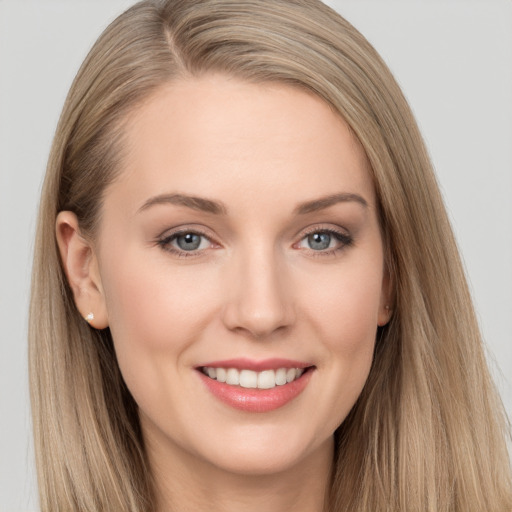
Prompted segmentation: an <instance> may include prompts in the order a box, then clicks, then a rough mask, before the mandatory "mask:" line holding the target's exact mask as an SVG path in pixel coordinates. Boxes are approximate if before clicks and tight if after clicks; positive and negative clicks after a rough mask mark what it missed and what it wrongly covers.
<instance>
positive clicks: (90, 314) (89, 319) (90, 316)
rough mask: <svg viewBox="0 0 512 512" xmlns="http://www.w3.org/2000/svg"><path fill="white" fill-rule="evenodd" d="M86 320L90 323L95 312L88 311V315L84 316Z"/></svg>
mask: <svg viewBox="0 0 512 512" xmlns="http://www.w3.org/2000/svg"><path fill="white" fill-rule="evenodd" d="M84 320H85V321H86V322H87V323H88V324H90V323H91V322H92V321H93V320H94V313H88V315H87V316H86V317H85V318H84Z"/></svg>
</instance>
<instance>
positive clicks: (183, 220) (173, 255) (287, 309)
mask: <svg viewBox="0 0 512 512" xmlns="http://www.w3.org/2000/svg"><path fill="white" fill-rule="evenodd" d="M127 149H128V151H127V157H126V158H125V161H124V165H123V172H122V173H121V175H120V177H119V178H118V179H117V180H116V181H115V183H113V184H112V185H111V186H110V187H109V188H108V189H107V190H106V192H105V201H104V205H103V211H102V218H101V225H100V228H99V231H98V233H97V236H96V238H95V240H94V242H90V241H87V240H85V239H84V238H83V237H81V236H80V231H79V227H78V223H77V220H76V218H75V217H74V215H73V214H72V213H70V212H61V213H60V214H59V217H58V219H57V238H58V242H59V247H60V249H61V255H62V259H63V262H64V265H65V268H66V271H67V275H68V279H69V281H70V284H71V287H72V289H73V292H74V295H75V300H76V303H77V306H78V308H79V310H80V311H81V312H82V314H83V316H84V317H85V316H86V315H87V314H88V313H89V312H93V313H94V315H95V318H94V320H92V321H91V325H92V326H93V327H95V328H104V327H106V326H107V325H108V326H109V327H110V329H111V332H112V336H113V339H114V344H115V348H116V354H117V357H118V361H119V365H120V368H121V371H122V374H123V377H124V379H125V381H126V383H127V385H128V388H129V389H130V391H131V393H132V394H133V397H134V398H135V400H136V402H137V404H138V405H139V410H140V419H141V425H142V429H143V435H144V438H145V441H146V446H147V451H148V456H149V460H150V463H151V466H152V469H153V472H154V475H155V481H156V483H157V495H158V501H159V504H158V510H159V511H162V512H163V511H166V510H169V509H170V508H171V507H173V509H175V510H184V511H188V510H194V511H197V510H209V511H235V510H236V511H237V512H239V511H240V510H243V511H253V510H254V511H256V510H258V511H260V510H266V511H274V510H275V511H282V510H292V509H293V510H295V511H302V510H304V511H308V512H311V511H315V510H316V511H320V510H322V509H323V506H324V497H325V492H326V489H327V488H328V481H329V476H330V471H331V461H332V455H333V432H334V431H335V429H336V428H337V427H338V426H339V425H340V424H341V423H342V422H343V420H344V418H345V417H346V416H347V414H348V412H349V411H350V409H351V408H352V406H353V405H354V403H355V401H356V399H357V397H358V396H359V394H360V392H361V390H362V388H363V386H364V383H365V381H366V379H367V376H368V372H369V369H370V365H371V361H372V354H373V349H374V343H375V335H376V330H377V326H378V325H384V324H385V323H386V322H388V320H389V310H388V309H386V304H387V303H388V300H389V295H390V289H389V288H390V285H389V283H388V279H387V277H386V272H385V268H384V258H383V245H382V239H381V234H380V230H379V221H378V217H377V212H376V197H375V191H374V187H373V184H372V180H371V177H370V172H369V168H368V162H367V160H366V157H365V154H364V151H363V150H362V148H361V147H360V145H359V143H358V142H357V140H356V139H355V138H354V137H353V136H352V135H351V133H350V132H349V130H348V128H347V126H346V124H345V123H344V121H343V120H342V119H341V118H340V117H339V116H338V115H337V114H335V113H334V112H333V111H332V110H331V109H330V108H329V106H328V105H327V104H326V103H324V102H323V101H322V100H320V99H319V98H317V97H315V96H313V95H311V94H309V93H306V92H304V91H301V90H299V89H296V88H291V87H289V86H285V85H278V84H248V83H245V82H241V81H239V80H235V79H230V78H227V77H224V76H218V75H213V76H212V75H208V76H204V77H201V78H195V79H190V80H183V81H179V82H176V83H173V84H171V85H169V86H166V87H164V88H162V89H161V90H160V91H158V93H156V94H155V95H154V96H152V97H151V98H149V99H148V101H147V102H146V103H145V104H144V105H143V106H142V107H141V108H140V109H139V110H138V111H136V112H134V113H133V114H132V116H131V118H130V120H129V122H128V123H127ZM178 193H179V194H186V195H190V196H195V197H200V198H207V199H209V200H212V201H216V202H221V203H222V205H223V208H224V209H225V211H224V212H223V213H220V214H219V213H212V212H206V211H202V210H199V209H196V208H191V207H189V206H186V205H183V204H174V203H170V202H165V201H163V200H162V201H155V200H154V199H153V201H152V198H155V197H157V196H160V195H161V194H178ZM333 194H345V196H343V198H344V200H341V201H337V202H334V204H330V205H329V206H326V205H325V204H324V205H323V206H324V207H322V208H321V207H320V206H322V205H321V204H320V205H319V204H317V205H316V206H317V208H316V209H314V211H309V212H306V213H304V212H303V213H299V212H298V211H297V208H298V205H300V204H301V203H305V202H308V201H314V200H318V199H319V198H325V197H332V196H333ZM346 194H352V195H353V196H348V200H347V196H346ZM355 195H357V197H359V198H361V199H362V200H358V199H357V200H355V199H354V197H355ZM148 201H149V202H150V203H152V204H149V205H148ZM363 203H365V204H363ZM144 205H146V206H144ZM303 209H304V208H303ZM177 228H179V229H185V230H189V231H195V232H197V231H199V232H200V233H202V234H204V235H205V236H204V237H203V238H201V239H200V240H201V245H200V247H199V249H198V250H195V251H188V252H187V251H184V250H182V249H181V250H180V248H179V245H178V241H177V240H176V239H174V240H169V236H170V235H171V234H172V232H173V230H175V229H177ZM326 230H332V231H335V232H337V233H339V234H341V236H340V237H336V236H335V235H331V239H330V245H329V247H328V248H327V249H323V248H322V249H318V246H314V247H312V246H311V239H310V238H308V235H310V234H311V233H322V232H325V231H326ZM162 239H166V244H165V245H163V244H162V243H159V241H161V240H162ZM347 240H350V241H347ZM173 250H174V252H172V251H173ZM176 251H178V252H176ZM238 357H245V358H249V359H253V360H262V359H266V358H272V357H281V358H289V359H294V360H299V361H305V362H308V363H309V364H311V365H314V367H315V368H314V370H313V372H312V375H311V379H310V381H309V383H308V385H307V386H306V388H305V389H304V391H303V392H302V393H301V394H300V395H299V396H298V397H296V398H295V399H294V400H292V401H291V402H289V403H287V404H286V405H285V406H283V407H281V408H279V409H277V410H274V411H269V412H265V413H254V412H246V411H240V410H237V409H234V408H232V407H230V406H228V405H226V404H224V403H222V402H220V401H219V400H218V399H217V398H216V397H214V396H213V395H212V394H211V393H210V392H209V391H208V390H207V388H206V386H204V383H203V382H202V380H201V378H200V376H199V373H198V371H197V369H196V367H197V366H198V365H201V364H204V363H205V362H207V361H214V360H223V359H231V358H238Z"/></svg>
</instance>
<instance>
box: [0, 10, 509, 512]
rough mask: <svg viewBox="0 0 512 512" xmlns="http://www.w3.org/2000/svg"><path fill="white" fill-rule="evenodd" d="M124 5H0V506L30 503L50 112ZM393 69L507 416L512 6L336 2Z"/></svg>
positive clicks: (12, 511)
mask: <svg viewBox="0 0 512 512" xmlns="http://www.w3.org/2000/svg"><path fill="white" fill-rule="evenodd" d="M131 3H132V2H131V1H127V0H109V1H106V0H103V1H100V0H89V1H76V0H60V1H58V0H42V1H41V0H40V1H37V2H36V1H25V0H0V244H1V245H0V247H1V251H0V325H1V333H0V511H2V512H21V511H35V510H36V508H37V506H36V503H37V500H36V491H35V477H34V469H33V460H32V451H31V450H32V448H31V431H30V416H29V409H28V389H27V368H26V323H27V304H28V294H29V280H30V266H31V263H30V261H31V252H32V239H33V231H34V225H35V211H36V206H37V202H38V195H39V189H40V184H41V180H42V175H43V171H44V168H45V163H46V159H47V156H48V151H49V147H50V143H51V139H52V135H53V131H54V129H55V126H56V123H57V119H58V115H59V113H60V109H61V106H62V103H63V101H64V97H65V94H66V92H67V90H68V88H69V85H70V83H71V80H72V79H73V76H74V74H75V73H76V71H77V69H78V66H79V65H80V63H81V61H82V60H83V58H84V56H85V54H86V52H87V50H88V49H89V48H90V46H91V45H92V43H93V42H94V40H95V39H96V38H97V36H98V35H99V33H100V31H101V30H102V29H103V28H104V27H105V26H106V24H107V23H108V22H109V21H110V20H111V19H112V18H113V17H114V16H115V15H116V14H118V13H120V12H121V11H122V10H123V9H124V8H125V7H127V6H128V5H130V4H131ZM328 3H329V4H330V5H331V6H333V7H335V8H336V9H337V10H338V11H339V12H340V13H341V14H343V15H344V16H345V17H346V18H347V19H348V20H349V21H351V22H352V23H353V24H354V25H355V26H356V27H357V28H359V29H360V30H361V31H362V32H363V33H364V34H365V35H366V36H367V37H368V39H369V40H370V41H371V42H372V43H373V44H374V46H375V47H376V48H377V49H378V50H379V51H380V53H381V54H382V56H383V57H384V58H385V60H386V61H387V62H388V64H389V65H390V67H391V69H392V71H393V72H394V73H395V76H396V77H397V79H398V81H399V82H400V84H401V85H402V87H403V89H404V91H405V94H406V96H407V97H408V99H409V101H410V103H411V105H412V108H413V110H414V112H415V114H416V116H417V118H418V120H419V124H420V127H421V129H422V131H423V134H424V136H425V139H426V141H427V144H428V147H429V150H430V152H431V155H432V159H433V161H434V165H435V167H436V170H437V173H438V176H439V180H440V183H441V187H442V190H443V194H444V196H445V199H446V203H447V207H448V210H449V212H450V216H451V219H452V222H453V226H454V229H455V232H456V236H457V239H458V242H459V245H460V248H461V251H462V254H463V256H464V260H465V263H466V267H467V272H468V275H469V276H470V283H471V287H472V291H473V295H474V299H475V303H476V306H477V311H478V314H479V317H480V320H481V325H482V329H483V332H484V336H485V339H486V342H487V345H488V351H489V360H490V364H491V366H492V368H493V372H494V374H495V376H496V380H497V383H498V386H499V388H500V391H501V394H502V397H503V400H504V402H505V405H506V407H507V410H508V411H509V414H510V413H511V412H512V379H511V376H512V343H511V334H510V322H511V320H512V199H511V197H512V2H510V0H479V1H471V0H464V1H457V0H442V1H441V0H437V1H432V0H430V1H426V0H423V1H421V0H402V1H391V0H373V1H370V0H357V1H356V0H350V1H348V0H347V1H344V0H337V1H336V0H331V1H330V2H328Z"/></svg>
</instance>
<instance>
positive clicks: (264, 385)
mask: <svg viewBox="0 0 512 512" xmlns="http://www.w3.org/2000/svg"><path fill="white" fill-rule="evenodd" d="M202 372H203V373H204V374H205V375H208V377H210V378H211V379H216V380H217V381H219V382H225V383H226V384H230V385H231V386H241V387H243V388H250V389H251V388H252V389H255V388H258V389H271V388H274V387H275V386H284V385H285V384H288V383H290V382H293V381H294V380H296V379H298V378H299V377H300V376H301V375H302V374H303V373H304V368H278V369H277V370H263V371H261V372H255V371H253V370H237V369H236V368H213V367H211V366H208V367H203V368H202Z"/></svg>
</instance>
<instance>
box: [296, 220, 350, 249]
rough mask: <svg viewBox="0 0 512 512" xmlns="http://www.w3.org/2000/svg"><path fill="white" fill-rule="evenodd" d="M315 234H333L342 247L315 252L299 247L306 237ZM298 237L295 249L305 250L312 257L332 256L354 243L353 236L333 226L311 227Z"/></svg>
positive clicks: (318, 225) (320, 225)
mask: <svg viewBox="0 0 512 512" xmlns="http://www.w3.org/2000/svg"><path fill="white" fill-rule="evenodd" d="M313 233H328V234H331V235H333V236H334V237H335V238H337V239H338V241H339V243H340V245H339V246H338V247H332V248H330V249H325V250H314V249H307V248H301V247H297V246H298V244H300V243H301V242H302V241H303V240H304V239H305V238H306V237H308V236H309V235H311V234H313ZM298 236H299V237H300V238H299V239H298V241H297V242H295V243H294V244H293V246H294V248H296V249H301V250H304V251H306V252H308V253H309V254H311V255H312V256H332V255H335V254H336V253H338V252H340V251H343V250H344V249H346V248H347V247H349V246H351V245H352V244H353V242H354V238H353V236H352V235H351V234H350V233H349V232H348V231H347V230H346V229H343V228H341V227H339V226H333V225H332V224H328V225H326V224H316V225H314V226H309V227H307V228H305V229H304V230H302V231H301V232H300V234H299V235H298Z"/></svg>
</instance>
